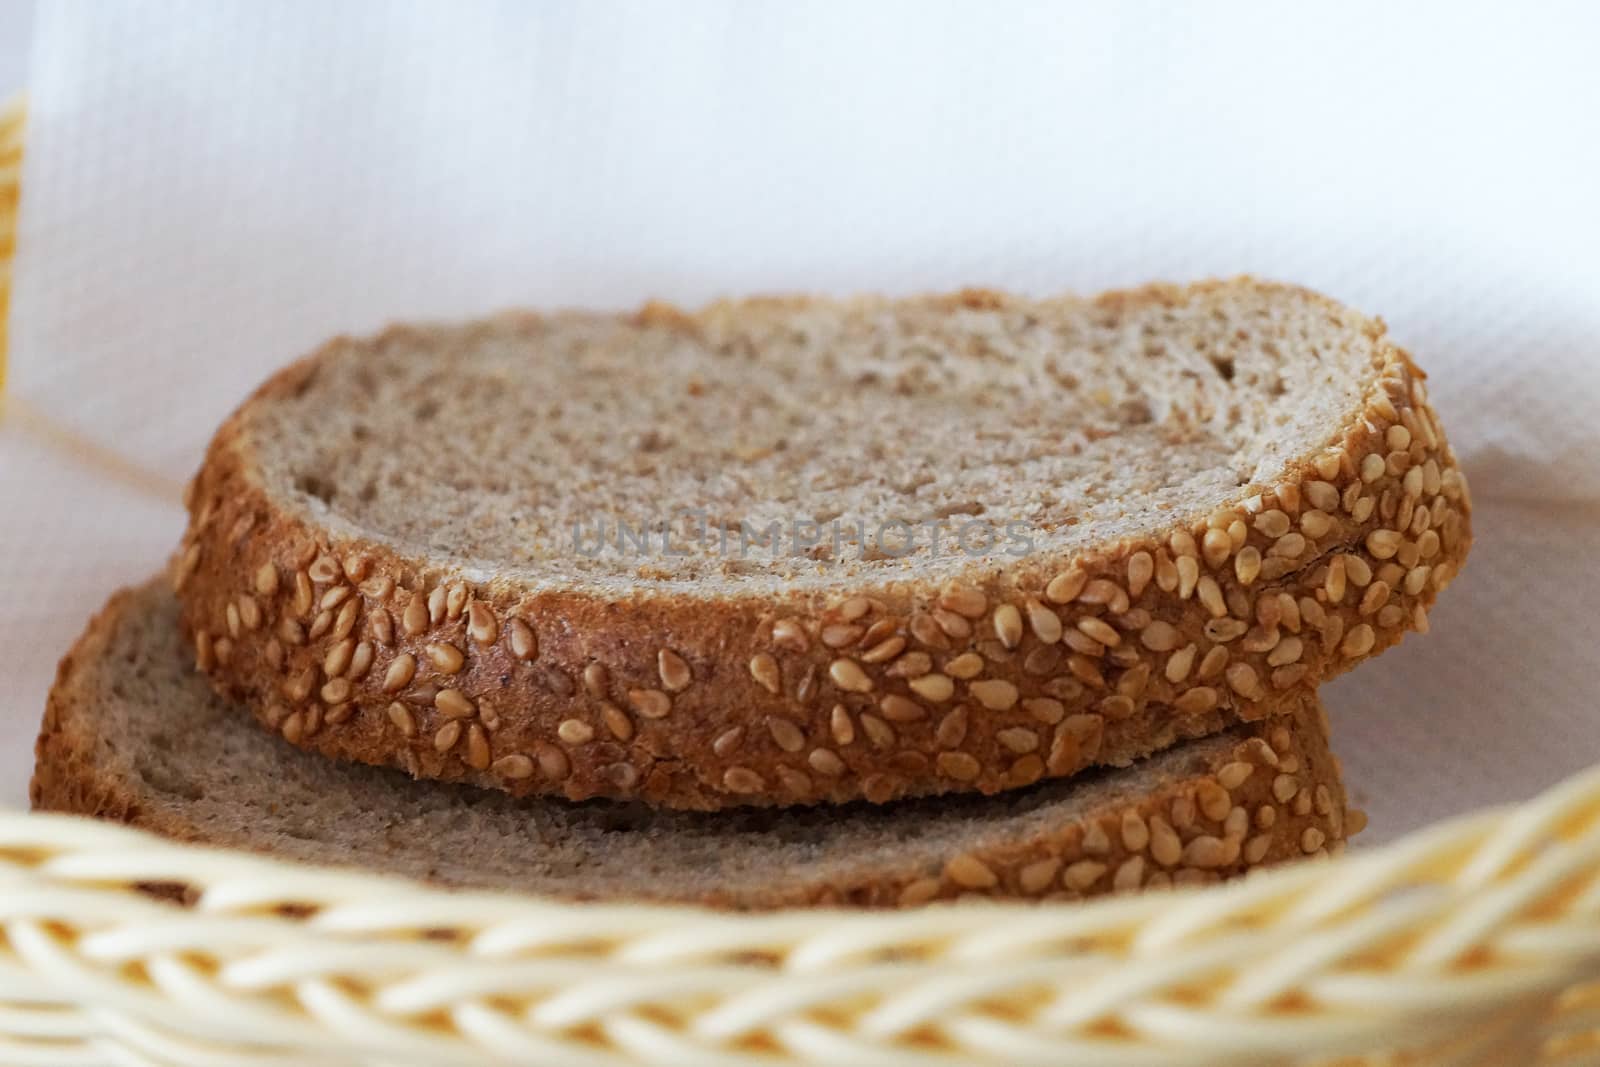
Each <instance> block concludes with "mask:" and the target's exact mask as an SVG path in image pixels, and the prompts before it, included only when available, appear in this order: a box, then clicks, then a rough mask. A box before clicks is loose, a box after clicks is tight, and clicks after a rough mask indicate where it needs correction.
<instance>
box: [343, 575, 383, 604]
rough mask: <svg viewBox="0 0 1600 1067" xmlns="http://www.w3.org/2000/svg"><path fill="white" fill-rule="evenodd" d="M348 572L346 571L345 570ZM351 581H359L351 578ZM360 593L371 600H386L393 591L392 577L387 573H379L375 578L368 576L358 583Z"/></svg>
mask: <svg viewBox="0 0 1600 1067" xmlns="http://www.w3.org/2000/svg"><path fill="white" fill-rule="evenodd" d="M346 573H347V574H348V571H347V572H346ZM351 581H359V579H355V578H352V579H351ZM360 588H361V592H362V595H364V596H369V597H371V598H372V599H373V600H379V601H382V600H388V599H389V594H390V593H392V592H394V579H393V578H391V577H389V576H388V575H387V574H380V575H378V576H377V577H376V578H369V579H367V580H366V581H364V582H361V585H360Z"/></svg>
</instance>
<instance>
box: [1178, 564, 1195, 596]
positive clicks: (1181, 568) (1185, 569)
mask: <svg viewBox="0 0 1600 1067" xmlns="http://www.w3.org/2000/svg"><path fill="white" fill-rule="evenodd" d="M1199 581H1200V563H1199V561H1197V560H1196V559H1195V558H1194V557H1193V556H1179V557H1178V598H1179V599H1180V600H1188V599H1189V598H1190V597H1191V596H1193V595H1194V591H1195V587H1196V585H1198V584H1199Z"/></svg>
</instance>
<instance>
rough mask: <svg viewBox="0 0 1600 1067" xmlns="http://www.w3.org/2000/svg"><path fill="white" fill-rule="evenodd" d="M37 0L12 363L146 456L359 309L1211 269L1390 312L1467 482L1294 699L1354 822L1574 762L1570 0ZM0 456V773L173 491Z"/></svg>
mask: <svg viewBox="0 0 1600 1067" xmlns="http://www.w3.org/2000/svg"><path fill="white" fill-rule="evenodd" d="M37 18H38V22H37V26H36V28H35V49H34V52H33V56H32V92H33V96H32V103H33V107H32V128H31V133H30V155H29V157H28V161H27V165H26V169H25V189H26V195H25V198H24V208H23V218H22V223H21V259H20V262H19V264H18V266H17V272H16V292H15V297H14V310H13V324H12V326H13V329H12V342H13V366H12V381H11V385H10V388H11V389H12V390H13V391H14V392H15V394H16V395H18V396H20V397H21V398H23V399H24V400H25V401H26V402H27V403H28V404H30V405H32V406H33V407H35V408H37V409H39V410H41V411H43V412H45V413H47V414H48V415H49V416H51V417H52V418H54V419H56V420H59V421H60V422H61V423H63V424H64V425H66V426H67V427H69V428H71V429H72V430H74V431H76V432H78V433H81V434H83V435H85V436H87V437H90V438H92V439H93V440H96V441H99V442H101V443H103V444H105V445H107V446H109V447H111V448H114V449H115V450H117V451H118V452H119V453H120V454H121V455H123V456H124V457H127V458H129V459H131V460H133V461H135V462H138V463H140V464H143V465H145V466H146V467H148V468H150V469H151V470H153V471H156V472H159V473H160V474H161V475H163V476H165V477H166V478H168V479H170V480H173V481H177V480H179V479H181V478H183V477H185V476H186V475H187V474H188V473H189V471H190V470H191V469H192V468H193V467H194V465H195V463H196V462H197V459H198V456H199V453H200V449H201V447H202V445H203V443H204V441H205V440H206V438H207V436H208V435H209V433H210V431H211V429H212V428H213V427H214V426H215V424H216V423H217V421H218V420H219V419H220V418H221V417H222V416H223V415H224V414H225V413H226V412H227V410H228V409H229V408H230V407H231V406H232V405H234V404H235V403H237V402H238V400H239V399H241V398H242V397H243V395H244V394H245V393H246V391H247V390H248V389H249V388H250V387H252V386H253V385H254V384H255V383H256V382H258V381H259V380H260V379H261V378H262V377H263V376H264V375H265V374H266V373H267V372H268V371H269V370H270V369H272V368H273V367H275V366H277V365H279V364H281V363H283V362H284V361H286V360H288V359H289V358H292V357H294V356H296V355H298V354H300V353H302V352H304V351H305V350H307V349H309V348H310V347H312V346H313V345H315V344H316V343H317V342H318V341H320V340H321V339H323V338H325V337H327V336H328V335H331V334H333V333H336V332H339V331H364V330H370V329H373V328H375V327H377V326H379V325H381V324H382V323H383V322H385V321H386V320H390V319H394V318H402V317H412V318H414V317H437V316H462V315H471V314H475V313H479V312H483V311H487V310H489V309H492V308H498V307H502V306H506V305H512V304H531V305H551V304H595V305H606V306H620V305H630V304H635V303H637V302H639V301H641V300H643V299H645V298H647V297H665V298H669V299H673V300H678V301H683V302H689V303H694V302H698V301H701V300H704V299H706V298H709V297H711V296H714V295H718V294H723V293H740V292H746V291H750V290H772V289H806V290H815V289H821V290H833V291H846V290H854V289H879V290H887V291H892V292H905V291H909V290H917V289H926V288H948V287H953V286H961V285H967V284H982V285H991V286H997V287H1009V288H1016V289H1020V290H1024V291H1027V292H1032V293H1046V292H1053V291H1058V290H1062V289H1077V290H1094V289H1099V288H1104V287H1107V286H1112V285H1122V284H1131V283H1138V282H1142V281H1146V280H1149V279H1153V278H1165V279H1180V280H1181V279H1188V278H1193V277H1197V276H1204V275H1212V274H1232V273H1237V272H1241V271H1249V272H1253V273H1258V274H1262V275H1267V276H1271V277H1276V278H1282V279H1287V280H1293V281H1298V282H1302V283H1304V284H1307V285H1310V286H1312V287H1314V288H1319V289H1322V290H1324V291H1326V292H1328V293H1330V294H1331V295H1333V296H1335V297H1337V298H1339V299H1342V300H1346V301H1349V302H1350V303H1353V304H1355V305H1357V306H1359V307H1361V308H1363V309H1365V310H1368V311H1372V312H1376V313H1379V314H1382V315H1384V316H1386V317H1387V319H1388V321H1389V323H1390V325H1391V328H1392V331H1393V333H1394V334H1395V335H1396V336H1397V337H1398V338H1399V339H1400V340H1401V341H1402V342H1403V343H1405V344H1407V345H1408V346H1409V347H1411V348H1412V350H1413V351H1414V352H1415V353H1416V354H1417V356H1418V358H1419V360H1420V361H1421V362H1422V364H1423V366H1424V367H1426V368H1427V369H1428V370H1429V371H1430V372H1432V373H1433V375H1434V378H1433V382H1432V391H1433V396H1434V398H1435V399H1436V401H1437V403H1438V406H1439V408H1440V410H1441V412H1442V414H1443V417H1444V421H1445V424H1446V426H1447V427H1448V429H1449V431H1450V434H1451V437H1452V439H1453V440H1454V442H1455V443H1456V445H1457V448H1458V450H1459V451H1460V452H1461V453H1462V454H1463V456H1464V457H1465V461H1466V466H1467V469H1468V470H1469V472H1470V474H1471V476H1472V479H1473V486H1474V489H1475V493H1476V500H1477V505H1478V520H1477V521H1478V533H1479V546H1478V548H1477V550H1476V552H1475V553H1474V555H1473V558H1472V560H1471V562H1470V564H1469V566H1468V568H1467V570H1466V572H1465V574H1464V576H1463V577H1462V578H1461V580H1460V581H1459V582H1458V583H1457V585H1456V586H1455V587H1454V588H1452V589H1451V590H1449V592H1448V593H1447V594H1446V595H1445V597H1444V598H1443V600H1442V602H1441V605H1440V607H1439V610H1438V611H1437V613H1436V615H1435V619H1434V623H1435V625H1434V632H1433V633H1432V634H1431V635H1429V636H1427V637H1426V638H1413V639H1411V640H1408V641H1407V643H1406V645H1405V647H1404V648H1402V649H1400V650H1398V651H1396V652H1393V653H1391V654H1389V655H1386V656H1384V657H1383V658H1382V659H1380V660H1378V661H1376V662H1374V663H1372V664H1370V665H1368V666H1367V667H1365V668H1363V669H1362V670H1360V671H1359V672H1356V673H1355V674H1353V675H1351V676H1349V677H1348V678H1346V679H1342V680H1340V681H1339V682H1337V683H1335V684H1334V685H1333V686H1332V687H1331V688H1330V690H1329V692H1328V697H1329V702H1330V704H1331V705H1332V706H1333V709H1334V712H1335V715H1336V722H1337V724H1338V727H1337V738H1336V740H1337V744H1338V747H1339V749H1340V751H1341V752H1342V753H1343V754H1344V756H1345V761H1346V764H1347V768H1348V773H1349V778H1350V781H1351V783H1352V785H1353V787H1354V790H1355V792H1356V793H1357V795H1358V796H1359V797H1362V798H1363V799H1364V801H1365V802H1366V803H1367V804H1368V805H1370V808H1371V811H1372V815H1373V832H1372V835H1371V839H1374V840H1376V839H1380V838H1382V837H1386V836H1390V835H1392V834H1394V833H1397V832H1399V831H1402V830H1405V829H1407V828H1409V827H1411V826H1414V825H1416V824H1418V823H1420V822H1423V821H1426V820H1430V819H1434V818H1437V817H1439V816H1441V815H1444V814H1448V813H1450V812H1454V811H1458V810H1462V809H1464V808H1466V807H1469V806H1472V805H1477V804H1482V803H1488V802H1496V801H1503V800H1509V799H1517V798H1521V797H1525V796H1527V795H1529V794H1530V793H1532V792H1534V791H1535V790H1537V789H1538V788H1540V787H1541V786H1544V785H1547V784H1549V783H1551V782H1553V781H1554V780H1556V779H1557V778H1558V777H1560V776H1561V775H1563V774H1566V773H1568V772H1571V771H1574V770H1577V769H1578V768H1580V767H1582V766H1584V765H1586V764H1588V763H1590V762H1593V761H1595V760H1596V759H1600V729H1597V726H1600V716H1597V715H1596V712H1595V710H1594V706H1595V705H1594V699H1593V695H1592V693H1591V691H1590V684H1589V683H1590V677H1591V673H1592V668H1591V666H1590V664H1591V661H1592V659H1593V658H1594V656H1593V653H1592V647H1593V638H1592V637H1590V636H1589V626H1590V624H1589V618H1590V614H1591V613H1592V612H1593V610H1594V606H1595V605H1597V604H1600V568H1597V566H1596V563H1595V561H1596V559H1600V555H1597V551H1596V550H1597V549H1600V543H1597V542H1600V533H1597V531H1600V462H1597V457H1600V341H1597V338H1600V198H1597V197H1596V196H1595V195H1594V188H1595V181H1596V175H1600V138H1597V137H1596V136H1595V132H1596V129H1595V120H1594V114H1593V105H1594V101H1596V100H1600V65H1596V64H1595V63H1594V62H1593V57H1592V45H1593V41H1594V40H1595V39H1596V38H1597V36H1600V9H1597V8H1595V7H1594V6H1592V5H1586V4H1582V3H1576V2H1574V3H1567V4H1562V3H1552V4H1542V5H1532V6H1523V7H1511V6H1504V5H1474V4H1470V3H1469V4H1463V3H1434V4H1417V5H1387V4H1378V3H1370V4H1352V5H1340V6H1338V7H1337V8H1336V9H1328V8H1325V7H1323V8H1314V9H1313V8H1283V7H1282V6H1278V5H1267V4H1260V5H1257V4H1232V5H1182V6H1175V5H1168V4H1161V3H1154V2H1152V3H1148V4H1124V5H1103V4H1082V5H1073V6H1069V5H1059V4H1048V3H1036V4H1020V3H1019V4H995V3H957V4H943V3H926V2H921V3H912V2H909V0H908V2H901V3H877V4H870V5H864V4H848V3H837V4H815V5H804V6H801V7H797V6H795V5H792V4H786V3H778V2H770V3H769V2H760V3H749V2H743V3H741V2H734V0H729V2H704V3H689V4H672V5H663V4H648V3H638V4H623V3H586V4H582V5H579V4H576V3H571V4H568V3H543V4H531V5H525V4H515V3H506V4H460V3H455V4H426V3H415V4H406V3H371V4H362V3H342V4H324V3H320V2H303V3H282V2H280V3H275V4H270V5H266V4H254V3H219V2H210V0H193V2H187V3H166V2H164V3H160V4H140V3H131V2H121V3H113V2H101V3H96V4H93V5H89V4H82V5H79V4H52V5H45V6H43V7H42V8H41V9H40V11H39V12H38V16H37ZM0 447H3V448H4V449H5V452H4V460H3V462H4V463H5V468H4V469H3V471H0V476H3V478H4V487H5V489H6V490H7V491H8V498H9V499H11V500H13V501H16V500H19V499H26V500H27V501H28V504H27V507H26V514H19V513H18V510H17V509H12V510H11V511H10V512H9V514H8V516H7V517H6V518H4V519H0V547H3V548H4V549H5V551H4V558H3V559H0V581H3V583H4V588H6V589H7V591H8V595H7V596H6V597H5V598H4V599H3V601H0V628H3V633H4V635H5V641H6V647H7V648H11V649H16V648H20V649H21V650H22V651H23V653H24V655H23V657H22V666H21V667H20V668H19V667H12V668H10V670H12V671H14V672H17V673H16V674H15V675H14V676H13V677H14V679H15V680H14V684H12V685H11V686H10V687H9V697H8V699H7V702H6V706H5V708H4V715H5V717H4V719H3V720H0V746H4V762H3V763H0V796H5V797H8V798H11V799H20V796H21V782H22V775H23V773H24V769H25V767H26V763H27V759H26V755H25V753H24V749H25V747H26V745H27V742H28V740H29V739H30V737H31V733H32V730H33V722H34V719H35V717H36V715H37V713H38V709H39V706H40V703H41V701H42V697H43V688H44V686H45V684H46V682H47V680H48V675H47V673H43V672H41V670H40V669H39V665H40V664H43V663H47V662H48V661H50V660H52V659H53V658H54V657H55V656H57V655H59V653H60V652H61V651H62V650H64V649H65V647H66V646H67V644H68V643H69V642H70V640H71V638H72V636H73V635H74V633H75V632H76V631H77V630H78V628H79V627H80V625H81V623H82V621H83V616H84V615H85V614H86V613H87V611H88V610H89V608H90V607H91V606H92V605H93V604H94V603H95V602H97V601H98V600H100V599H101V597H102V595H103V594H104V593H105V592H107V591H108V589H107V587H108V586H109V585H110V584H111V583H112V581H113V580H118V579H121V580H134V579H137V578H138V577H140V576H141V575H142V574H143V573H145V572H148V571H151V570H153V569H154V568H155V567H156V566H157V565H158V564H159V563H160V562H161V558H162V554H163V552H164V550H165V548H166V546H167V545H169V544H170V543H171V542H172V541H173V540H174V538H175V534H176V529H177V526H178V518H177V515H176V512H175V510H173V509H171V508H170V506H165V507H164V506H157V505H154V504H147V503H145V502H143V501H141V500H138V499H135V498H134V497H133V496H132V495H131V494H129V493H126V492H122V493H120V494H119V491H117V490H114V489H111V488H110V487H109V486H107V485H105V484H99V483H95V482H93V481H91V480H89V479H86V478H85V477H84V476H83V475H82V474H81V473H79V472H78V471H77V470H76V469H75V468H73V467H71V465H70V464H64V461H60V460H55V459H52V458H50V457H49V456H48V455H46V454H44V453H42V452H35V451H30V450H28V449H25V448H20V447H19V446H18V445H16V443H15V442H14V441H11V440H6V441H5V442H4V444H3V445H0ZM29 487H31V490H30V489H29ZM42 603H48V604H50V605H56V606H58V610H57V609H52V610H50V611H48V612H45V613H43V614H41V612H40V611H39V607H38V605H40V604H42ZM7 680H8V681H12V680H13V679H12V678H8V679H7Z"/></svg>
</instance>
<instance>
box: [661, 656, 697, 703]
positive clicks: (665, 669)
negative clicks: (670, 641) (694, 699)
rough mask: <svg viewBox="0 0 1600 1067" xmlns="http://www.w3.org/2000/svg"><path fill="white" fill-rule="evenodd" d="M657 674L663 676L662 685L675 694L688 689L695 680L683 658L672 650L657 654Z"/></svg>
mask: <svg viewBox="0 0 1600 1067" xmlns="http://www.w3.org/2000/svg"><path fill="white" fill-rule="evenodd" d="M656 673H657V674H659V675H660V676H661V684H662V685H663V686H664V687H665V688H666V689H667V690H669V691H670V692H673V693H677V692H679V691H681V690H683V689H686V688H687V687H688V685H689V683H690V682H691V681H693V679H694V676H693V675H692V674H691V673H690V671H689V665H688V664H687V663H685V662H684V661H683V657H682V656H680V655H678V654H677V653H676V652H674V651H672V649H670V648H663V649H661V650H660V651H659V652H657V653H656Z"/></svg>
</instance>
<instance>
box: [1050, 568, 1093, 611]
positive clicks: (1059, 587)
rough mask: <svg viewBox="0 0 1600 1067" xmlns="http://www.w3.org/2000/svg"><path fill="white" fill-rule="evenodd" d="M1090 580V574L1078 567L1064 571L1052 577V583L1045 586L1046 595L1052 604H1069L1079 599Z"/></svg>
mask: <svg viewBox="0 0 1600 1067" xmlns="http://www.w3.org/2000/svg"><path fill="white" fill-rule="evenodd" d="M1088 581H1089V576H1088V574H1086V573H1084V572H1083V571H1081V570H1078V569H1077V568H1073V569H1072V570H1066V571H1062V572H1061V573H1060V574H1058V575H1056V576H1055V577H1054V578H1052V579H1050V584H1049V585H1047V586H1045V589H1044V595H1045V596H1046V597H1047V598H1049V600H1050V602H1051V603H1052V604H1067V603H1070V602H1071V601H1073V600H1075V599H1077V596H1078V594H1079V593H1081V592H1083V589H1084V586H1085V585H1086V584H1088Z"/></svg>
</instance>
